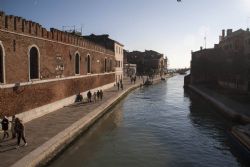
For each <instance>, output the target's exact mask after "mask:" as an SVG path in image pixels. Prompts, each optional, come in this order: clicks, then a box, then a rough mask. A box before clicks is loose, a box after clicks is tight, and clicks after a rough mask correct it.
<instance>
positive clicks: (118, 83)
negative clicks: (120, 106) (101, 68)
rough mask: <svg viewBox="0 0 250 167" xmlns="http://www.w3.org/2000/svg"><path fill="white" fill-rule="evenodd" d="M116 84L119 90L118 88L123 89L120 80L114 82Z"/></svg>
mask: <svg viewBox="0 0 250 167" xmlns="http://www.w3.org/2000/svg"><path fill="white" fill-rule="evenodd" d="M116 85H117V88H118V90H119V89H120V88H121V90H123V83H122V80H120V81H118V82H117V83H116Z"/></svg>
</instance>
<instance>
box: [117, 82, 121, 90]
mask: <svg viewBox="0 0 250 167" xmlns="http://www.w3.org/2000/svg"><path fill="white" fill-rule="evenodd" d="M117 88H118V91H119V88H120V83H119V82H117Z"/></svg>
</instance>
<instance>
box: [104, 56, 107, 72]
mask: <svg viewBox="0 0 250 167" xmlns="http://www.w3.org/2000/svg"><path fill="white" fill-rule="evenodd" d="M104 72H107V58H105V60H104Z"/></svg>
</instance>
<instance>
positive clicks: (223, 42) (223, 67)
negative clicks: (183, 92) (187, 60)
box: [191, 29, 250, 92]
mask: <svg viewBox="0 0 250 167" xmlns="http://www.w3.org/2000/svg"><path fill="white" fill-rule="evenodd" d="M191 83H192V84H199V83H203V84H204V83H205V84H213V85H214V84H215V85H220V86H222V87H224V88H231V89H235V90H238V91H240V92H249V91H250V32H249V29H247V30H246V31H244V30H242V29H239V30H237V31H235V32H233V30H232V29H228V30H227V34H225V30H222V34H221V36H220V41H219V43H218V44H215V47H214V48H211V49H201V50H200V51H196V52H192V60H191Z"/></svg>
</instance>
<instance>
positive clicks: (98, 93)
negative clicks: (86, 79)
mask: <svg viewBox="0 0 250 167" xmlns="http://www.w3.org/2000/svg"><path fill="white" fill-rule="evenodd" d="M96 95H97V100H99V99H100V91H99V90H97V93H96Z"/></svg>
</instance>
